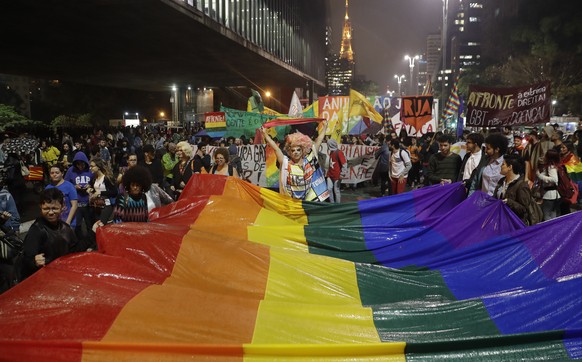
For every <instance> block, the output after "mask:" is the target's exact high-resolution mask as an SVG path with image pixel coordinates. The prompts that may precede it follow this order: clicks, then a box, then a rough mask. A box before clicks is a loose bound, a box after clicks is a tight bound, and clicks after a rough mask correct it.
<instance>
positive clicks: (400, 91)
mask: <svg viewBox="0 0 582 362" xmlns="http://www.w3.org/2000/svg"><path fill="white" fill-rule="evenodd" d="M394 78H396V80H397V81H398V96H399V97H400V96H401V95H402V80H403V79H405V78H406V77H405V76H404V74H402V75H398V74H394Z"/></svg>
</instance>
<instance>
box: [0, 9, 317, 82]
mask: <svg viewBox="0 0 582 362" xmlns="http://www.w3.org/2000/svg"><path fill="white" fill-rule="evenodd" d="M0 4H1V5H0V29H1V31H0V73H5V74H18V75H26V76H31V77H38V78H45V79H59V80H66V81H73V82H78V83H85V84H91V85H100V86H110V87H122V88H132V89H139V90H148V91H167V90H168V89H169V88H170V87H171V86H172V85H174V84H178V85H181V86H185V85H190V86H192V87H204V86H205V87H229V86H248V87H255V88H259V87H260V88H262V87H281V86H283V87H305V85H306V83H307V82H308V81H312V82H313V85H314V88H315V89H316V90H318V89H322V88H323V87H324V79H323V77H324V76H323V75H322V74H319V75H315V76H313V75H310V74H305V73H303V72H301V71H299V70H297V69H294V68H293V67H291V66H289V65H288V64H286V63H284V62H283V61H281V60H279V59H278V58H276V57H274V56H273V55H271V54H269V53H267V52H266V51H264V50H263V49H261V48H260V47H258V46H257V45H255V44H253V43H251V42H249V41H247V40H245V39H244V38H243V37H241V36H240V35H238V34H236V33H234V32H233V31H231V30H230V29H228V28H226V27H224V26H222V25H220V24H219V23H217V22H215V21H213V20H212V19H210V18H209V17H207V16H205V15H204V14H203V13H202V12H200V11H198V10H197V9H195V8H193V7H191V6H188V5H185V4H184V3H183V2H180V1H173V0H41V1H38V0H0ZM322 16H323V14H322ZM322 66H323V65H322Z"/></svg>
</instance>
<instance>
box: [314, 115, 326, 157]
mask: <svg viewBox="0 0 582 362" xmlns="http://www.w3.org/2000/svg"><path fill="white" fill-rule="evenodd" d="M326 132H327V119H326V120H324V121H323V127H321V131H320V132H319V135H318V136H317V138H316V139H315V142H314V144H313V145H314V146H315V149H316V150H318V151H319V146H321V142H323V139H324V138H325V133H326Z"/></svg>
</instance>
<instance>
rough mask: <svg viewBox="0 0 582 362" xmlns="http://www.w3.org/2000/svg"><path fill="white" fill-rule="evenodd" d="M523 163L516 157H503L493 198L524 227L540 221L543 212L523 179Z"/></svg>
mask: <svg viewBox="0 0 582 362" xmlns="http://www.w3.org/2000/svg"><path fill="white" fill-rule="evenodd" d="M524 172H525V162H524V160H523V159H522V158H521V157H520V156H518V155H516V154H510V155H505V156H504V158H503V162H502V164H501V171H500V173H501V175H502V176H503V177H502V178H501V179H500V180H499V182H498V183H497V187H496V188H495V191H493V197H495V198H497V199H500V200H502V201H503V202H504V203H505V204H506V205H507V206H509V208H510V209H511V211H513V212H514V213H515V214H516V215H517V216H518V217H519V218H520V219H521V220H522V221H523V223H524V224H526V225H535V224H537V223H539V222H541V221H542V218H543V212H542V209H541V207H540V206H539V205H538V204H537V203H536V201H535V200H534V198H533V196H532V194H531V190H530V189H529V186H528V183H527V181H526V180H525V177H524Z"/></svg>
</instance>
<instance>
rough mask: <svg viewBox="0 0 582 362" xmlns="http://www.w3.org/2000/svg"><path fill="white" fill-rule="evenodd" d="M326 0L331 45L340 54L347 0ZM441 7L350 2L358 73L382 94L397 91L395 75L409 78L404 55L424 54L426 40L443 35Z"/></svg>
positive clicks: (406, 1)
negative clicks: (435, 34)
mask: <svg viewBox="0 0 582 362" xmlns="http://www.w3.org/2000/svg"><path fill="white" fill-rule="evenodd" d="M327 1H328V4H331V11H330V19H331V25H332V27H333V35H332V46H333V50H334V52H337V53H339V49H340V43H341V34H342V28H343V21H344V15H345V0H327ZM449 6H450V5H449ZM442 7H443V5H442V1H441V0H350V2H349V17H350V20H351V23H352V29H353V40H352V46H353V49H354V52H355V54H356V58H355V60H356V73H357V74H360V75H364V77H365V78H366V79H367V80H371V81H374V82H376V83H377V84H378V87H379V90H380V91H385V90H386V87H387V86H389V87H390V89H391V90H396V89H397V88H398V85H397V82H396V79H394V74H396V73H398V74H405V75H406V78H407V79H408V78H409V76H408V74H409V73H410V70H409V67H408V62H407V61H405V60H404V55H406V54H410V55H415V54H419V55H420V54H423V53H424V52H425V51H426V37H427V36H428V35H429V34H431V33H438V32H440V28H441V24H442ZM415 72H416V69H415ZM407 86H408V85H407Z"/></svg>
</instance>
